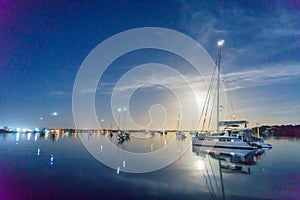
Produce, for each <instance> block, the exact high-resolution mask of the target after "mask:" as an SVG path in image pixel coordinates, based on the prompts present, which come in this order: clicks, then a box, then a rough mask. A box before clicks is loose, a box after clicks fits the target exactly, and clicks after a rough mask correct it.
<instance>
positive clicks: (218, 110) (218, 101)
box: [217, 40, 225, 131]
mask: <svg viewBox="0 0 300 200" xmlns="http://www.w3.org/2000/svg"><path fill="white" fill-rule="evenodd" d="M224 42H225V41H224V40H219V41H218V58H217V67H218V71H217V72H218V80H217V81H218V82H217V131H219V130H220V125H219V124H220V64H221V50H222V46H223V44H224Z"/></svg>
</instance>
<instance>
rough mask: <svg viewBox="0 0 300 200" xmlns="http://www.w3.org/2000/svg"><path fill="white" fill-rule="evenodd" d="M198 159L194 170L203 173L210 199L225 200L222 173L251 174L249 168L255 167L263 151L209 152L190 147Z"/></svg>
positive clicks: (216, 149) (219, 150) (218, 150)
mask: <svg viewBox="0 0 300 200" xmlns="http://www.w3.org/2000/svg"><path fill="white" fill-rule="evenodd" d="M192 151H193V153H195V155H197V156H198V157H199V159H198V160H197V161H196V163H195V168H196V169H198V170H201V171H203V172H204V173H203V176H204V178H205V181H206V185H207V187H208V190H209V192H210V194H211V197H212V199H225V185H224V180H223V173H240V174H248V175H250V174H251V166H253V165H257V164H258V160H260V158H261V155H262V154H263V153H264V152H265V150H264V149H256V150H238V149H221V148H212V149H210V150H208V149H206V148H203V147H199V146H192Z"/></svg>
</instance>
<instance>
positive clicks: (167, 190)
mask: <svg viewBox="0 0 300 200" xmlns="http://www.w3.org/2000/svg"><path fill="white" fill-rule="evenodd" d="M101 137H105V136H103V135H100V134H93V135H92V136H90V139H91V140H99V139H101ZM173 139H175V136H174V134H172V133H168V134H167V135H160V134H157V135H155V136H153V137H149V138H148V139H147V140H141V139H131V140H130V141H127V142H125V143H123V144H121V145H120V147H121V148H126V149H127V150H128V151H134V152H149V151H153V150H156V149H159V148H161V147H163V146H164V145H167V144H169V143H170V141H172V140H173ZM267 141H268V142H269V143H272V145H273V149H271V150H268V151H266V152H265V153H264V154H262V155H261V156H259V157H257V158H256V161H257V164H256V165H251V166H246V169H247V168H250V174H248V173H243V171H232V170H225V169H222V170H221V174H222V178H223V182H222V181H221V177H220V168H219V162H218V160H216V159H214V158H212V157H210V156H208V155H206V156H205V155H204V156H199V155H197V154H196V153H194V152H193V151H192V148H191V147H190V148H188V150H187V151H186V152H185V153H184V155H183V156H182V157H181V158H180V159H178V160H177V161H176V162H175V163H173V164H172V165H170V166H168V167H166V168H163V169H161V170H158V171H155V172H151V173H145V174H129V173H123V172H120V173H119V174H117V173H116V170H115V169H111V168H109V167H107V166H105V165H103V164H101V163H100V162H99V161H97V160H96V159H95V158H94V157H93V156H91V155H90V154H89V152H88V151H87V150H86V149H85V147H84V146H83V144H82V143H81V140H80V139H79V137H78V135H68V136H67V135H64V134H61V135H60V136H59V138H56V139H53V138H52V139H51V137H45V136H44V137H38V136H37V135H35V134H25V133H24V134H22V133H20V134H0V167H1V170H0V199H1V200H2V199H103V198H109V199H112V198H113V199H154V198H156V199H175V198H176V199H223V197H224V198H225V199H299V198H300V168H299V165H300V153H299V152H300V141H299V140H296V139H288V138H279V139H275V138H270V139H268V140H267ZM113 142H114V140H113ZM179 143H180V141H179ZM38 149H39V150H38ZM176 150H177V149H174V151H176ZM51 155H53V160H51ZM246 171H247V170H246ZM222 183H223V187H224V193H223V192H222V187H221V186H222ZM223 195H224V196H223Z"/></svg>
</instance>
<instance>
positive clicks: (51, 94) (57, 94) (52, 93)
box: [48, 91, 67, 96]
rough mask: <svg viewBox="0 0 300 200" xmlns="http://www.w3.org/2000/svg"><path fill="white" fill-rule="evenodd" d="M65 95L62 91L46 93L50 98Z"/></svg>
mask: <svg viewBox="0 0 300 200" xmlns="http://www.w3.org/2000/svg"><path fill="white" fill-rule="evenodd" d="M66 94H67V93H66V92H63V91H51V92H48V95H50V96H63V95H66Z"/></svg>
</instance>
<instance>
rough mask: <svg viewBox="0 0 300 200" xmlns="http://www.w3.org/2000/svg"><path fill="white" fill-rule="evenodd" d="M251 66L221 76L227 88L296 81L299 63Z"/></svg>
mask: <svg viewBox="0 0 300 200" xmlns="http://www.w3.org/2000/svg"><path fill="white" fill-rule="evenodd" d="M257 68H258V67H257V66H256V67H252V69H250V70H245V71H239V72H232V73H229V74H226V75H224V76H223V78H224V79H225V80H226V83H225V84H226V85H228V86H229V90H236V89H243V88H249V87H259V86H264V85H275V84H284V83H291V82H297V81H299V78H300V65H299V64H297V63H294V64H285V63H282V64H280V63H279V64H276V65H266V66H262V67H261V68H260V69H257Z"/></svg>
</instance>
